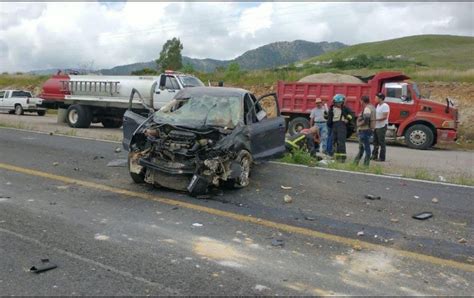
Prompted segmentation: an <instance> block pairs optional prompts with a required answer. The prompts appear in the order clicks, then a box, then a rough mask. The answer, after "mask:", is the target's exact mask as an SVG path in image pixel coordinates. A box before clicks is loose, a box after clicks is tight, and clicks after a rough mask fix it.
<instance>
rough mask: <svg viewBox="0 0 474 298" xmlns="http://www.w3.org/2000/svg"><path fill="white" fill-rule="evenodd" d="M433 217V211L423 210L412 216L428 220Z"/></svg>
mask: <svg viewBox="0 0 474 298" xmlns="http://www.w3.org/2000/svg"><path fill="white" fill-rule="evenodd" d="M431 217H433V213H431V212H421V213H418V214H415V215H413V216H412V218H414V219H418V220H426V219H428V218H431Z"/></svg>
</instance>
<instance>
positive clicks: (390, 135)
mask: <svg viewBox="0 0 474 298" xmlns="http://www.w3.org/2000/svg"><path fill="white" fill-rule="evenodd" d="M409 79H410V78H409V77H408V76H406V75H404V74H402V73H400V72H380V73H378V74H376V75H374V76H372V77H370V78H367V79H366V82H365V83H360V84H352V83H303V82H282V81H279V82H278V87H277V88H278V91H277V94H278V103H279V106H280V109H281V113H282V115H284V116H286V117H287V120H288V130H289V133H290V134H294V133H296V132H297V131H298V130H299V129H301V128H308V127H309V114H310V111H311V109H313V108H314V106H315V103H314V101H315V99H316V98H318V97H319V98H321V99H323V100H327V101H328V105H330V104H331V102H332V97H333V96H334V95H335V94H336V93H342V94H344V95H345V96H346V105H347V106H348V107H349V108H351V109H352V110H353V111H354V112H355V113H356V115H358V114H359V113H360V110H361V106H360V101H359V99H360V98H361V96H362V95H368V96H369V97H370V99H371V102H372V103H373V104H375V95H376V94H377V93H378V92H382V93H384V94H385V96H386V97H385V102H387V103H388V105H389V106H390V116H389V127H388V130H387V139H392V140H393V139H404V140H405V142H406V144H407V145H408V146H409V147H411V148H415V149H427V148H430V147H432V146H434V145H435V144H437V143H441V142H445V143H446V142H453V141H455V140H456V138H457V127H458V123H459V121H458V110H457V108H455V107H454V104H453V103H452V101H451V100H449V99H446V104H444V105H443V104H441V103H438V102H434V101H431V100H428V99H424V98H423V97H422V96H421V94H420V91H419V90H418V87H417V85H416V84H415V83H413V82H410V81H408V80H409Z"/></svg>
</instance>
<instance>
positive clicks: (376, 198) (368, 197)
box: [365, 195, 381, 201]
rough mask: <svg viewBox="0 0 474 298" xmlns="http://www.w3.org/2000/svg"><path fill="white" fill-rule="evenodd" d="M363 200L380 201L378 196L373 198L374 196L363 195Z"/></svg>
mask: <svg viewBox="0 0 474 298" xmlns="http://www.w3.org/2000/svg"><path fill="white" fill-rule="evenodd" d="M365 198H366V199H368V200H372V201H373V200H380V199H381V198H380V196H375V195H365Z"/></svg>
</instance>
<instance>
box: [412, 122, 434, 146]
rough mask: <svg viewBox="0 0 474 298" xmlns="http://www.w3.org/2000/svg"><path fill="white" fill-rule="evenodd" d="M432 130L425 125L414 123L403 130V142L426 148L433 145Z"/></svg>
mask: <svg viewBox="0 0 474 298" xmlns="http://www.w3.org/2000/svg"><path fill="white" fill-rule="evenodd" d="M433 141H434V134H433V131H432V130H431V129H430V128H429V127H428V126H426V125H423V124H415V125H413V126H410V127H409V128H408V129H407V130H406V131H405V142H406V144H407V145H408V147H410V148H413V149H419V150H426V149H428V148H430V147H431V146H432V145H433Z"/></svg>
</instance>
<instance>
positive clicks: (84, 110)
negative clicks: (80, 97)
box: [66, 105, 92, 128]
mask: <svg viewBox="0 0 474 298" xmlns="http://www.w3.org/2000/svg"><path fill="white" fill-rule="evenodd" d="M66 121H67V123H68V124H69V126H70V127H74V128H88V127H89V126H91V121H92V113H91V111H90V109H89V107H87V106H81V105H72V106H70V107H69V108H68V109H67V114H66Z"/></svg>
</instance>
